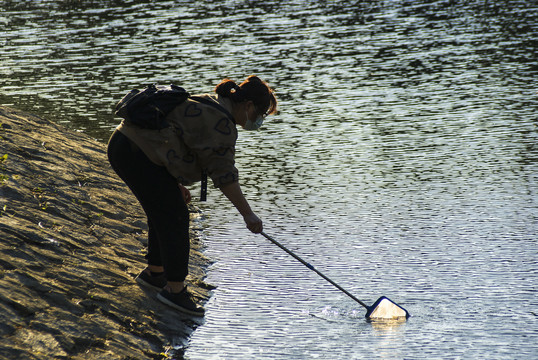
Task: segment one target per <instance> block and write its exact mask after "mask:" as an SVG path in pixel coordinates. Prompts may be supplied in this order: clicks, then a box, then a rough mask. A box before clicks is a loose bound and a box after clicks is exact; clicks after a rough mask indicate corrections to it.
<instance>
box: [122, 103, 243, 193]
mask: <svg viewBox="0 0 538 360" xmlns="http://www.w3.org/2000/svg"><path fill="white" fill-rule="evenodd" d="M198 96H201V97H205V98H208V99H211V100H213V101H216V102H218V103H219V104H220V105H221V106H223V107H224V108H226V109H227V110H228V111H230V112H231V110H232V105H231V102H230V100H228V99H225V98H222V97H219V96H218V95H209V94H204V95H198ZM166 120H167V121H168V123H169V124H170V125H171V127H169V128H166V129H162V130H149V129H142V128H140V127H138V126H136V125H132V124H127V123H125V121H122V123H121V124H120V125H119V126H118V130H119V131H121V132H122V133H123V134H124V135H125V136H127V137H128V138H129V139H130V140H131V141H133V142H134V143H135V144H136V145H138V146H139V147H140V148H141V149H142V151H143V152H144V153H145V154H146V156H147V157H148V158H149V159H150V160H151V161H153V162H154V163H155V164H157V165H160V166H165V167H166V168H167V169H168V172H170V174H172V175H173V176H174V177H175V178H176V179H177V180H178V182H180V183H181V184H183V185H190V184H192V183H194V182H197V181H200V179H201V174H202V170H205V171H206V172H207V175H208V176H209V177H210V178H211V179H212V180H213V183H214V185H215V187H221V186H223V185H225V184H228V183H231V182H234V181H237V180H238V171H237V168H236V167H235V143H236V141H237V129H236V126H235V123H234V122H232V121H231V120H230V119H229V118H228V117H227V116H226V115H225V114H224V113H223V112H221V111H219V110H218V109H217V108H214V107H212V106H210V105H206V104H203V103H200V102H197V101H195V100H192V99H188V100H187V101H185V102H184V103H183V104H181V105H179V106H178V107H176V108H175V109H174V110H173V111H172V112H171V113H170V114H169V115H168V117H167V118H166Z"/></svg>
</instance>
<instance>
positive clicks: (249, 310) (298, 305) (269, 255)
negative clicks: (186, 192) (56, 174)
mask: <svg viewBox="0 0 538 360" xmlns="http://www.w3.org/2000/svg"><path fill="white" fill-rule="evenodd" d="M0 9H1V10H2V11H1V12H0V27H2V31H1V32H0V44H1V45H2V50H3V51H2V52H1V53H0V77H1V79H2V87H1V88H0V103H2V104H12V105H15V106H17V107H21V108H24V109H27V110H30V111H33V112H37V113H39V114H41V115H44V116H47V117H49V118H52V119H56V120H58V121H59V122H62V123H65V124H68V125H69V126H71V127H74V128H77V129H84V130H85V131H86V132H88V133H89V134H91V135H92V136H94V137H96V138H98V139H101V140H103V141H105V140H106V139H107V138H108V136H109V134H110V132H111V130H112V129H113V128H114V126H115V124H116V122H117V119H113V118H112V111H111V110H112V106H113V104H114V103H115V101H117V100H118V99H119V98H120V97H121V96H122V94H123V93H124V92H126V91H128V90H130V89H131V88H134V87H140V85H142V84H147V83H152V82H163V83H168V82H176V83H179V84H181V85H183V86H185V87H187V88H188V89H189V90H191V91H192V92H195V93H196V92H205V91H209V90H210V89H212V88H213V86H214V85H215V84H216V82H218V81H219V80H220V79H221V78H223V77H231V78H234V79H236V80H238V79H242V78H244V76H245V75H248V74H251V73H256V74H258V75H260V76H261V77H262V78H264V79H267V80H268V81H269V82H270V83H271V85H273V86H274V87H276V90H277V94H278V96H279V99H280V101H281V106H280V109H281V111H280V114H279V115H277V116H276V117H274V118H273V119H268V121H267V122H266V124H265V125H264V129H263V130H264V131H261V132H254V133H246V132H241V133H240V139H239V142H238V152H237V162H238V166H239V168H240V175H241V181H242V183H243V185H244V190H245V192H246V193H247V196H248V198H249V199H250V200H251V201H252V205H253V207H254V208H255V209H256V211H258V212H259V214H260V215H261V216H262V218H263V219H264V221H265V224H266V231H267V233H268V234H270V235H272V236H275V238H277V239H278V240H279V241H282V242H283V243H284V244H285V245H286V246H287V247H289V248H290V249H291V250H292V251H294V252H296V253H297V254H299V255H300V256H301V257H304V258H305V259H307V260H308V261H310V262H312V263H313V264H314V265H315V266H316V268H319V269H320V270H321V271H323V273H326V274H327V275H328V276H329V277H330V278H332V279H334V280H335V281H337V282H338V283H339V284H342V286H343V287H344V288H346V289H348V290H349V291H350V292H351V293H353V294H355V295H357V296H358V297H359V298H361V299H364V300H365V301H366V302H368V300H369V301H373V300H375V299H376V298H377V297H379V296H380V295H386V296H389V297H390V298H391V299H394V300H396V301H397V302H398V303H399V304H401V305H402V306H404V307H405V308H406V309H408V310H409V312H410V313H411V314H413V317H412V318H411V320H410V321H409V322H408V323H406V324H405V325H402V326H396V327H388V328H386V327H384V328H380V327H379V326H378V324H370V323H367V322H366V321H365V320H364V313H363V312H364V309H361V308H359V307H357V306H356V304H355V303H353V302H352V301H349V300H348V299H344V298H343V297H342V296H344V295H342V294H340V293H339V292H338V291H335V290H334V289H332V288H331V286H330V285H327V284H320V281H322V280H320V279H318V278H317V277H316V275H312V274H309V271H308V270H307V269H304V267H303V266H302V265H301V264H295V263H294V261H293V259H290V258H289V256H288V255H287V254H284V253H281V252H280V250H279V249H277V248H275V247H274V245H272V244H268V243H266V242H265V240H264V239H260V238H259V237H256V236H253V235H249V234H248V233H246V230H244V228H243V224H242V220H241V219H240V218H239V217H238V215H237V214H236V213H235V210H234V209H232V208H231V205H230V204H228V203H227V202H226V201H224V200H223V199H222V198H221V197H219V193H218V191H217V190H210V194H209V202H208V204H207V205H201V206H202V207H203V208H204V211H205V215H206V218H207V221H206V223H205V225H204V226H207V228H206V229H205V230H204V234H206V237H207V238H206V243H207V245H208V249H207V254H208V255H209V256H210V257H212V258H213V259H214V260H215V264H214V265H213V266H212V267H211V269H210V272H209V278H208V281H209V282H211V283H213V284H215V285H217V286H218V288H217V290H216V291H215V295H214V296H213V297H212V299H211V300H210V302H209V304H208V312H207V318H206V324H205V325H204V326H202V327H200V328H199V329H198V330H197V332H196V333H195V335H194V337H193V339H192V341H191V342H190V346H189V348H188V350H187V355H188V356H189V357H190V358H191V359H202V358H219V357H224V358H234V359H240V358H245V359H251V358H257V359H263V358H267V359H269V358H271V359H273V358H305V359H306V358H308V359H310V358H326V357H327V356H328V354H329V355H330V356H332V357H335V358H345V359H379V358H424V357H427V358H442V357H446V356H451V357H469V358H483V357H487V358H490V359H496V358H513V356H512V355H513V354H516V353H517V354H518V355H520V357H524V358H528V357H532V355H533V353H534V350H535V349H534V347H533V344H534V343H535V342H536V341H537V340H538V339H537V335H536V334H537V332H536V331H535V328H533V323H532V319H531V320H529V317H531V315H529V307H532V306H534V307H536V305H537V304H536V296H535V295H536V286H535V283H536V279H537V275H538V273H537V272H536V265H537V264H536V258H537V256H538V249H537V246H536V234H537V233H538V229H537V227H536V224H537V223H538V222H537V219H536V213H537V211H536V210H537V207H538V206H537V194H536V188H537V186H536V185H537V177H536V174H537V173H538V169H537V161H536V160H537V158H538V151H537V148H536V144H537V143H538V142H537V120H536V114H535V112H536V111H535V109H536V104H537V103H538V96H537V94H536V89H535V83H536V81H535V78H536V75H537V69H538V67H537V65H538V64H537V60H536V59H537V58H536V47H535V46H534V45H535V44H534V43H535V40H534V39H535V38H536V36H537V35H538V34H537V33H536V26H534V24H536V22H537V20H538V11H537V9H536V7H535V6H534V5H533V4H531V2H528V1H508V0H506V1H495V2H491V1H472V2H466V3H463V2H453V1H452V2H446V1H445V2H439V1H438V2H429V1H404V0H402V1H391V2H384V1H368V2H359V3H350V2H342V1H328V2H320V1H314V0H309V1H300V2H277V1H249V2H243V1H235V0H232V1H226V2H209V1H199V2H185V1H158V2H155V1H136V2H135V1H104V0H102V1H92V2H80V1H57V0H48V1H44V0H42V1H3V2H2V3H0ZM193 191H194V192H195V193H196V192H197V191H198V190H197V189H193ZM506 304H510V306H508V307H507V306H506ZM455 343H457V344H458V347H454V346H453V344H455ZM447 354H450V355H447Z"/></svg>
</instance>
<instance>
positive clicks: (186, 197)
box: [177, 184, 191, 204]
mask: <svg viewBox="0 0 538 360" xmlns="http://www.w3.org/2000/svg"><path fill="white" fill-rule="evenodd" d="M177 185H178V186H179V190H181V195H183V200H184V201H185V204H188V203H190V202H191V192H190V191H189V189H187V188H186V187H185V186H183V185H181V184H177Z"/></svg>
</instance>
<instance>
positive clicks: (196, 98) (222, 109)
mask: <svg viewBox="0 0 538 360" xmlns="http://www.w3.org/2000/svg"><path fill="white" fill-rule="evenodd" d="M189 98H190V99H192V100H194V101H198V102H199V103H202V104H205V105H209V106H213V107H214V108H215V109H217V110H219V111H220V112H223V113H224V114H225V115H226V116H227V117H228V118H229V119H230V120H232V121H233V123H234V124H235V119H234V117H233V116H232V114H231V113H230V112H229V111H228V110H226V108H225V107H224V106H222V105H220V104H219V103H218V102H215V101H212V100H209V99H206V98H204V97H201V96H189Z"/></svg>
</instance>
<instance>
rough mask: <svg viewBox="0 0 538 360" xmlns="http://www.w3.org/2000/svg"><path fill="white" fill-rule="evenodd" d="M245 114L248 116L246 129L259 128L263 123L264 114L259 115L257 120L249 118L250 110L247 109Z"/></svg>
mask: <svg viewBox="0 0 538 360" xmlns="http://www.w3.org/2000/svg"><path fill="white" fill-rule="evenodd" d="M245 115H246V116H247V122H246V123H245V127H244V129H245V130H258V129H259V128H260V126H262V124H263V116H261V115H258V117H257V118H256V120H254V121H252V120H250V119H249V118H248V111H245Z"/></svg>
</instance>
